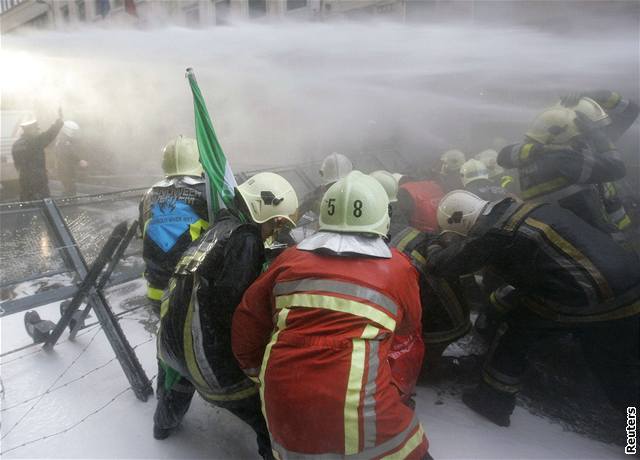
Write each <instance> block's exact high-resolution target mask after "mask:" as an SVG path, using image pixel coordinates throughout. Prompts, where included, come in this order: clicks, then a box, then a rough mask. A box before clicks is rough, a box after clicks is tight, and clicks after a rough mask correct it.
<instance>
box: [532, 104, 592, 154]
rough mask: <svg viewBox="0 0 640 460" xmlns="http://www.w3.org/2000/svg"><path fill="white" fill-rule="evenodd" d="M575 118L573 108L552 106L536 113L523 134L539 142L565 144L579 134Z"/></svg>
mask: <svg viewBox="0 0 640 460" xmlns="http://www.w3.org/2000/svg"><path fill="white" fill-rule="evenodd" d="M575 120H576V113H575V112H574V111H573V110H571V109H568V108H566V107H563V106H559V105H558V106H554V107H551V108H550V109H547V110H545V111H544V112H542V113H541V114H540V115H538V116H537V117H536V119H535V120H533V123H532V124H531V127H530V128H529V130H528V131H527V132H526V133H525V135H526V136H527V137H528V138H529V139H531V140H533V141H535V142H538V143H540V144H545V145H549V144H553V145H566V144H569V142H570V141H571V140H572V139H573V138H575V137H576V136H578V135H579V134H580V131H579V130H578V127H577V126H576V122H575Z"/></svg>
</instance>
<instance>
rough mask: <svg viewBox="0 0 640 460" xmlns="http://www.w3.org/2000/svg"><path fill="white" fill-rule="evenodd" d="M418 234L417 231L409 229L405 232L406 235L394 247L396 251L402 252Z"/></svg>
mask: <svg viewBox="0 0 640 460" xmlns="http://www.w3.org/2000/svg"><path fill="white" fill-rule="evenodd" d="M419 234H420V232H419V231H418V230H416V229H414V228H411V229H409V230H408V231H407V234H406V235H405V236H403V237H402V239H401V240H400V242H399V243H398V244H397V245H396V249H398V251H404V248H406V247H407V244H409V243H411V241H412V240H413V239H414V238H415V237H417V236H418V235H419Z"/></svg>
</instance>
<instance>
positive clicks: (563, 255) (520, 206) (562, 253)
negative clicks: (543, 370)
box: [422, 191, 640, 426]
mask: <svg viewBox="0 0 640 460" xmlns="http://www.w3.org/2000/svg"><path fill="white" fill-rule="evenodd" d="M438 222H439V224H440V227H441V228H442V231H443V233H442V234H441V237H440V238H439V239H438V240H435V241H432V242H431V244H430V245H429V246H428V247H427V249H426V251H423V253H422V256H423V257H424V258H425V260H426V270H427V271H428V272H429V273H431V274H432V275H434V276H438V277H445V278H446V277H451V276H460V275H463V274H465V273H472V272H475V271H477V270H479V269H481V268H482V267H485V266H488V265H490V266H492V267H493V269H494V270H495V271H496V272H497V273H498V274H499V275H500V276H501V277H502V278H503V279H504V280H505V281H506V283H508V285H505V286H503V287H502V288H500V289H498V290H497V291H496V292H494V294H493V295H492V302H493V303H494V305H495V307H496V310H497V314H498V315H499V318H498V320H499V323H500V326H499V327H498V328H497V331H496V332H495V334H494V336H493V342H492V344H491V347H490V349H489V353H488V355H487V357H486V359H485V363H484V366H483V370H482V377H483V379H482V382H481V383H480V384H479V385H478V386H477V388H475V389H474V390H472V391H470V392H467V393H465V394H464V395H463V401H464V403H465V404H466V405H467V406H469V407H470V408H471V409H473V410H474V411H476V412H478V413H479V414H481V415H483V416H485V417H486V418H488V419H489V420H491V421H492V422H494V423H496V424H497V425H500V426H508V425H509V424H510V416H511V413H512V412H513V409H514V407H515V396H516V394H517V393H518V391H519V388H520V377H521V376H522V375H523V374H524V372H525V371H526V369H527V365H528V363H527V356H528V355H529V352H530V351H531V350H533V349H534V348H535V347H536V345H537V344H538V343H539V342H540V341H541V340H542V339H544V338H550V337H554V336H558V335H562V334H566V333H567V332H572V333H573V334H574V335H575V336H576V337H577V338H578V340H579V341H580V343H581V345H582V349H583V352H584V356H585V359H586V361H587V363H588V364H589V365H590V367H591V369H592V370H593V372H594V373H595V375H596V377H597V378H598V379H599V381H600V383H601V385H602V387H603V389H604V391H605V392H606V394H607V396H608V397H609V401H610V402H611V404H612V405H613V406H614V407H615V408H616V409H618V410H625V409H626V407H629V406H635V407H637V405H638V396H639V395H638V382H640V344H639V342H638V337H640V260H639V259H638V257H636V255H635V254H633V253H631V252H627V251H625V250H624V249H623V248H622V247H621V246H619V245H618V244H616V243H615V242H614V241H613V240H612V239H611V238H610V237H609V235H607V234H606V233H604V232H602V231H600V230H599V229H597V228H595V227H593V226H591V225H589V224H588V223H586V222H585V221H584V220H582V219H581V218H579V217H578V216H577V215H575V214H574V213H573V212H571V211H569V210H567V209H565V208H562V207H560V206H557V205H554V204H547V203H531V202H525V203H521V202H516V201H514V200H513V199H511V198H507V199H504V200H502V201H500V202H498V203H490V202H487V201H485V200H482V199H481V198H479V197H477V196H475V195H473V194H472V193H469V192H467V191H454V192H451V193H449V194H447V195H446V196H445V197H444V198H443V199H442V201H441V203H440V206H439V207H438Z"/></svg>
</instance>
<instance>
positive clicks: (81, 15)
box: [76, 0, 87, 21]
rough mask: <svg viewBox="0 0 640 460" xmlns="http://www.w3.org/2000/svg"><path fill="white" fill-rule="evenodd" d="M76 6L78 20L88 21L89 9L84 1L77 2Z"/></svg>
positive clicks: (78, 0) (77, 0)
mask: <svg viewBox="0 0 640 460" xmlns="http://www.w3.org/2000/svg"><path fill="white" fill-rule="evenodd" d="M76 5H77V7H78V19H80V20H81V21H86V20H87V9H86V7H85V4H84V0H76Z"/></svg>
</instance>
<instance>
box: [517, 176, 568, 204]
mask: <svg viewBox="0 0 640 460" xmlns="http://www.w3.org/2000/svg"><path fill="white" fill-rule="evenodd" d="M568 183H569V181H568V180H567V179H566V178H564V177H556V178H555V179H553V180H550V181H547V182H543V183H542V184H538V185H536V186H534V187H529V188H528V189H526V190H523V191H522V198H523V199H525V200H529V199H531V198H535V197H537V196H539V195H544V194H546V193H551V192H555V191H557V190H560V189H561V188H563V187H564V186H566V185H567V184H568Z"/></svg>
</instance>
